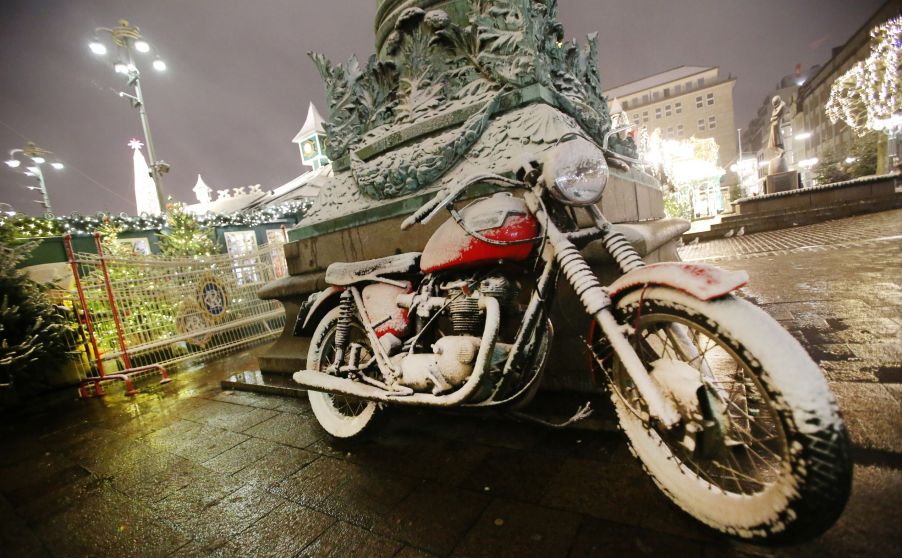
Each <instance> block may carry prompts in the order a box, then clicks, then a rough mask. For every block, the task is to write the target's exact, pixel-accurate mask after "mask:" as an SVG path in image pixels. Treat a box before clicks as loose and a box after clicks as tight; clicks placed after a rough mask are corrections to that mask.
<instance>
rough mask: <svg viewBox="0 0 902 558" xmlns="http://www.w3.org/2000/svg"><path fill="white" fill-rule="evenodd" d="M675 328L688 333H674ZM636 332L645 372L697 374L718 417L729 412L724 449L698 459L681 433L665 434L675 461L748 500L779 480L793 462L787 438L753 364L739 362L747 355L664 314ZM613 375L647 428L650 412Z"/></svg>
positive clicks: (645, 319)
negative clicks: (672, 364) (717, 405)
mask: <svg viewBox="0 0 902 558" xmlns="http://www.w3.org/2000/svg"><path fill="white" fill-rule="evenodd" d="M676 327H679V328H682V329H681V330H679V331H676V330H675V329H674V328H676ZM636 328H637V331H636V334H635V339H636V353H637V354H638V355H639V356H640V358H641V359H642V361H643V362H644V363H645V364H646V366H649V367H650V364H651V363H652V362H654V361H656V360H659V359H672V360H677V361H680V362H685V363H686V364H688V365H690V366H692V367H693V368H695V369H696V370H698V371H699V373H700V376H699V379H700V380H701V381H703V382H704V383H705V384H706V385H708V386H709V391H712V392H714V393H715V395H716V397H717V399H719V400H720V402H721V405H722V410H721V411H715V412H722V413H724V417H723V419H722V420H724V421H726V424H727V425H728V427H727V432H725V433H723V434H721V435H720V436H722V440H721V441H720V442H715V443H720V444H721V445H720V446H719V447H717V446H712V447H708V448H706V449H705V450H704V453H702V454H698V455H697V454H696V453H695V452H694V451H693V450H690V449H688V448H687V447H685V446H684V445H683V443H682V436H683V435H684V434H683V431H682V429H681V430H680V432H679V433H676V432H660V433H659V435H660V437H661V440H662V441H663V442H664V444H666V445H667V446H668V447H669V448H670V451H671V452H672V453H673V456H674V458H675V459H677V460H678V461H680V462H681V463H682V464H683V465H684V466H686V467H687V468H688V470H690V471H692V472H693V473H694V474H696V475H697V476H698V477H699V478H700V479H702V480H704V481H706V482H709V483H710V484H712V485H714V486H715V487H717V488H718V489H720V490H722V491H725V492H734V493H738V494H750V493H754V492H758V491H761V490H763V489H765V488H766V487H767V486H768V485H769V484H771V483H772V482H774V480H775V479H776V478H777V477H778V475H779V472H780V471H781V470H782V463H783V462H784V461H785V460H786V459H787V453H788V448H787V443H786V438H785V435H784V434H783V432H782V428H781V427H780V426H779V422H778V420H777V418H776V417H775V414H774V410H773V408H772V407H771V406H770V402H769V397H768V396H767V395H766V392H765V391H764V389H763V387H761V385H760V384H759V383H758V381H757V379H756V378H755V377H754V375H753V374H752V371H751V370H752V369H751V368H750V365H749V364H747V363H746V362H745V361H744V360H743V358H742V357H740V356H739V353H740V352H741V351H739V350H738V349H733V348H732V347H731V346H730V345H729V344H728V343H727V342H726V341H724V340H723V339H722V338H721V337H720V336H719V335H718V334H715V333H711V332H709V331H708V329H707V327H706V326H702V325H700V324H699V323H696V322H695V321H693V320H691V319H686V318H678V317H677V316H675V315H670V314H667V313H666V312H664V313H654V312H650V313H646V314H643V315H642V316H641V318H640V319H639V320H638V322H637V323H636ZM684 331H685V334H684V333H683V332H684ZM612 371H613V373H614V376H615V377H614V379H613V380H614V383H613V386H614V388H615V389H617V390H618V391H619V393H620V394H622V397H623V400H624V402H625V403H626V404H627V407H628V408H630V409H631V410H632V412H634V413H635V414H636V415H637V416H638V417H639V418H640V419H641V420H642V421H643V422H646V421H647V417H648V410H647V406H646V405H645V403H644V401H643V400H642V398H641V396H640V394H639V393H638V390H637V389H636V387H635V385H633V383H632V381H631V380H630V379H629V376H628V375H627V374H626V372H625V371H624V370H623V369H622V367H620V365H619V363H617V362H616V361H615V365H614V367H613V368H612ZM664 391H665V392H666V391H667V389H666V387H665V388H664ZM695 412H696V413H697V412H698V411H695ZM685 418H686V420H692V419H691V418H689V417H688V416H687V417H685ZM649 428H651V427H650V426H649ZM695 449H696V450H698V446H696V447H695ZM698 451H701V450H698ZM705 456H707V457H705Z"/></svg>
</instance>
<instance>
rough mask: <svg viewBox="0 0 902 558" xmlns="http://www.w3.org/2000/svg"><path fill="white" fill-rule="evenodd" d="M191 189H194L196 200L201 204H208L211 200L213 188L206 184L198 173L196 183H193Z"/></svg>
mask: <svg viewBox="0 0 902 558" xmlns="http://www.w3.org/2000/svg"><path fill="white" fill-rule="evenodd" d="M192 190H194V195H195V197H197V202H198V203H199V204H200V205H202V206H204V205H209V204H210V202H211V201H212V200H213V188H210V187H209V186H207V183H206V182H204V179H203V177H202V176H201V175H200V174H198V175H197V183H195V184H194V188H192Z"/></svg>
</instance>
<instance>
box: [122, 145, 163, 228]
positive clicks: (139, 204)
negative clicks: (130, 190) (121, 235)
mask: <svg viewBox="0 0 902 558" xmlns="http://www.w3.org/2000/svg"><path fill="white" fill-rule="evenodd" d="M128 146H129V147H131V148H132V150H133V151H134V155H133V156H132V159H133V161H134V166H135V206H136V209H137V215H141V214H142V213H146V214H148V215H160V214H161V213H162V211H161V210H160V209H161V208H160V200H159V198H157V186H156V184H154V181H153V177H152V176H151V175H150V168H149V167H148V166H147V160H146V159H145V158H144V154H143V153H142V152H141V148H142V147H144V144H142V143H141V142H140V141H138V140H132V141H131V142H129V144H128Z"/></svg>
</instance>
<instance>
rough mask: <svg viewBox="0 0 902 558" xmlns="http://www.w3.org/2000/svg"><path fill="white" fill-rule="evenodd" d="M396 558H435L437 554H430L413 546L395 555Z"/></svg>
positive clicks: (406, 547)
mask: <svg viewBox="0 0 902 558" xmlns="http://www.w3.org/2000/svg"><path fill="white" fill-rule="evenodd" d="M395 558H435V554H430V553H428V552H426V551H425V550H420V549H419V548H414V547H412V546H405V547H404V548H402V549H401V550H399V551H398V553H397V554H395Z"/></svg>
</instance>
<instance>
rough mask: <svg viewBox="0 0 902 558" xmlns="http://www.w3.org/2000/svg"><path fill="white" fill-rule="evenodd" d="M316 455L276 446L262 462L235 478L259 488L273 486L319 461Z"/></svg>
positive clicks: (250, 466) (243, 470)
mask: <svg viewBox="0 0 902 558" xmlns="http://www.w3.org/2000/svg"><path fill="white" fill-rule="evenodd" d="M317 457H318V456H317V455H316V454H315V453H311V452H309V451H304V450H302V449H297V448H292V447H289V446H282V445H278V444H276V445H275V447H274V448H273V449H272V451H270V452H269V453H267V454H266V455H265V456H263V457H262V458H261V459H260V460H258V461H256V462H254V463H253V464H250V465H248V466H247V467H245V468H244V469H242V470H240V471H238V472H236V473H235V474H234V477H235V478H237V479H239V480H241V481H242V482H244V483H246V484H253V485H256V486H258V487H261V488H262V487H268V486H273V485H275V484H277V483H279V482H280V481H282V480H283V479H285V478H286V477H288V476H289V475H292V474H294V473H295V472H297V471H298V470H300V469H301V468H302V467H304V466H305V465H307V464H308V463H310V462H311V461H313V460H314V459H317Z"/></svg>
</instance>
